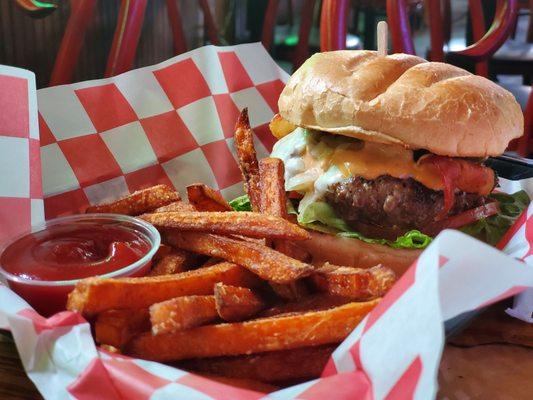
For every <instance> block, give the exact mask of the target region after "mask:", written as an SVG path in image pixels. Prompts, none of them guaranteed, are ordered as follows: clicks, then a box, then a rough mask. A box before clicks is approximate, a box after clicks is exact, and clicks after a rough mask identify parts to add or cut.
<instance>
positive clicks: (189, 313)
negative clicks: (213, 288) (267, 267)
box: [150, 289, 249, 335]
mask: <svg viewBox="0 0 533 400" xmlns="http://www.w3.org/2000/svg"><path fill="white" fill-rule="evenodd" d="M248 290H249V289H248ZM217 317H218V314H217V310H216V308H215V297H214V296H182V297H175V298H173V299H170V300H166V301H162V302H160V303H155V304H152V305H151V306H150V322H151V324H152V333H153V334H154V335H159V334H162V333H168V332H174V331H179V330H183V329H189V328H194V327H195V326H200V325H203V324H205V323H207V322H211V321H214V320H215V319H216V318H217Z"/></svg>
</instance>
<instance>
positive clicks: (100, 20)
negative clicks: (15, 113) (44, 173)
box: [0, 0, 533, 155]
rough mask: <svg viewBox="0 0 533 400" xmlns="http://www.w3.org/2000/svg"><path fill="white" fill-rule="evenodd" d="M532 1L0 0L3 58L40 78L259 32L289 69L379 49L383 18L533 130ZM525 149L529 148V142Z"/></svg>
mask: <svg viewBox="0 0 533 400" xmlns="http://www.w3.org/2000/svg"><path fill="white" fill-rule="evenodd" d="M532 10H533V0H70V1H69V0H41V1H37V0H0V63H1V64H7V65H13V66H17V67H22V68H27V69H30V70H32V71H34V72H35V73H36V76H37V85H38V87H39V88H42V87H46V86H50V85H56V84H62V83H71V82H76V81H82V80H88V79H96V78H102V77H105V76H113V75H116V74H118V73H121V72H124V71H127V70H128V69H132V68H138V67H142V66H146V65H151V64H156V63H158V62H160V61H163V60H166V59H168V58H170V57H172V56H174V55H176V54H180V53H183V52H185V51H187V50H191V49H194V48H197V47H200V46H203V45H206V44H217V45H232V44H238V43H247V42H258V41H261V42H262V43H263V45H264V46H265V47H266V48H267V50H268V51H269V52H270V54H271V55H272V56H273V57H274V59H275V60H276V61H277V62H278V64H279V65H280V66H281V67H282V68H283V69H285V70H286V71H287V72H289V73H290V72H292V71H293V70H294V69H295V68H297V67H298V66H299V65H301V64H302V63H303V62H304V61H305V59H306V58H307V57H309V56H310V55H311V54H312V53H314V52H317V51H321V50H322V51H324V50H335V49H341V48H348V49H372V50H373V49H376V25H377V23H378V22H379V21H381V20H387V21H388V23H389V51H391V52H405V53H411V54H415V53H416V54H417V55H420V56H422V57H425V58H428V59H430V60H432V61H445V62H451V63H453V64H456V65H458V66H461V67H463V68H467V69H469V70H470V71H472V72H474V73H477V74H479V75H483V76H486V77H488V78H490V79H492V80H494V81H496V82H498V83H499V84H501V85H502V86H504V87H506V88H507V89H509V90H510V91H511V92H512V93H513V94H514V95H515V96H516V97H517V99H518V100H519V102H520V104H521V106H522V108H523V110H524V113H525V115H526V132H530V131H531V114H532V113H533V111H531V110H532V109H533V101H529V103H528V100H529V99H530V98H531V96H530V93H531V76H532V75H533V23H532V22H531V14H532ZM468 46H470V47H468ZM528 110H529V111H528ZM526 136H529V133H528V134H527V135H526ZM516 146H517V144H515V147H516ZM518 151H519V153H521V154H524V155H525V154H530V153H531V149H530V145H529V143H527V142H526V141H524V142H523V143H522V144H521V148H519V149H518Z"/></svg>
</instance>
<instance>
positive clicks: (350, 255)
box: [298, 231, 422, 276]
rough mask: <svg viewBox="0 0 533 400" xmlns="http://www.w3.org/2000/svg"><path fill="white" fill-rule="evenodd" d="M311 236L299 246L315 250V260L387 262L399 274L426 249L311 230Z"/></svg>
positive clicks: (362, 264)
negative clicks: (364, 240) (396, 246)
mask: <svg viewBox="0 0 533 400" xmlns="http://www.w3.org/2000/svg"><path fill="white" fill-rule="evenodd" d="M309 233H310V234H311V239H309V240H305V241H302V242H299V243H298V244H299V246H300V247H302V248H303V249H305V250H306V251H307V252H309V253H310V254H311V257H312V261H311V262H312V263H313V264H321V263H324V262H326V261H327V262H330V263H332V264H336V265H344V266H348V267H359V268H370V267H373V266H374V265H377V264H383V265H385V266H387V267H389V268H391V269H392V270H393V271H394V272H395V273H396V274H397V275H398V276H401V275H403V273H404V272H405V271H407V269H408V268H409V267H410V266H411V264H413V262H414V261H415V260H416V259H417V258H418V256H419V255H420V253H422V250H409V249H394V248H392V247H389V246H385V245H382V244H374V243H366V242H363V241H362V240H358V239H352V238H345V237H340V236H333V235H328V234H327V233H320V232H316V231H309Z"/></svg>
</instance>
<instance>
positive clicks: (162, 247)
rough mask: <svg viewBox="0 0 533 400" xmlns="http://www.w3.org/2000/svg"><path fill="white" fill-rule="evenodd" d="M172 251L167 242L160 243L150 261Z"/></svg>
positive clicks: (159, 258) (157, 259)
mask: <svg viewBox="0 0 533 400" xmlns="http://www.w3.org/2000/svg"><path fill="white" fill-rule="evenodd" d="M171 251H172V247H170V246H169V245H168V244H164V243H161V244H160V245H159V248H158V249H157V251H156V252H155V254H154V256H153V257H152V262H155V261H159V260H161V259H162V258H163V257H164V256H166V255H167V254H169V253H170V252H171Z"/></svg>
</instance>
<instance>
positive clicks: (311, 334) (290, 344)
mask: <svg viewBox="0 0 533 400" xmlns="http://www.w3.org/2000/svg"><path fill="white" fill-rule="evenodd" d="M377 304H378V301H377V300H374V301H369V302H363V303H348V304H345V305H342V306H339V307H335V308H332V309H329V310H324V311H314V312H308V313H303V314H293V315H287V316H283V317H277V318H263V319H256V320H251V321H246V322H235V323H226V324H218V325H206V326H200V327H198V328H193V329H189V330H186V331H178V332H174V333H168V334H162V335H158V336H152V334H141V335H139V336H137V337H135V338H134V339H133V340H132V341H131V342H130V343H129V344H128V345H127V350H126V353H127V354H130V355H131V356H134V357H139V358H144V359H148V360H154V361H172V360H183V359H188V358H196V357H216V356H230V355H241V354H251V353H258V352H263V351H275V350H286V349H294V348H299V347H307V346H318V345H322V344H331V343H338V342H340V341H342V340H343V339H344V338H345V337H346V336H348V334H350V332H351V331H352V330H353V329H354V328H355V327H356V326H357V324H358V323H359V322H360V321H361V320H362V319H363V318H364V316H365V315H366V314H368V313H369V312H370V311H371V310H372V309H373V308H374V307H375V306H376V305H377Z"/></svg>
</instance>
